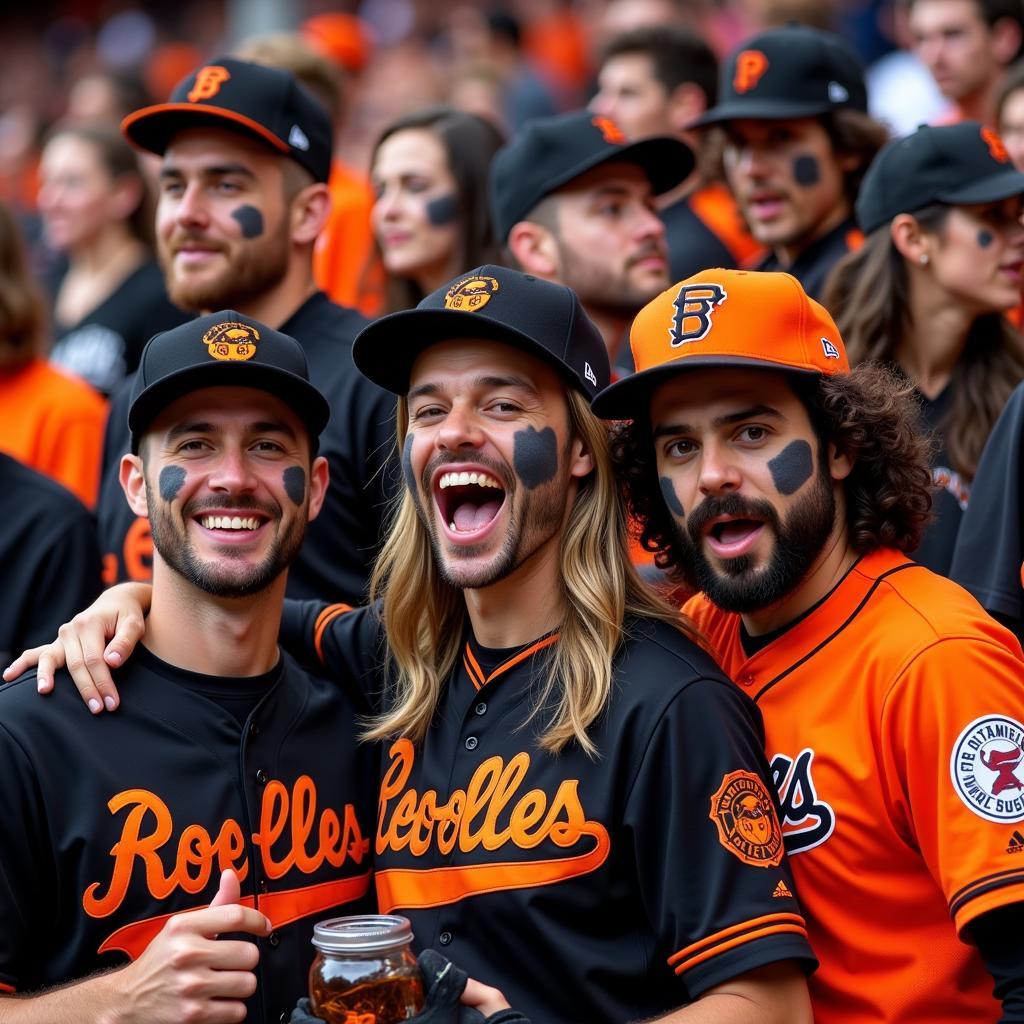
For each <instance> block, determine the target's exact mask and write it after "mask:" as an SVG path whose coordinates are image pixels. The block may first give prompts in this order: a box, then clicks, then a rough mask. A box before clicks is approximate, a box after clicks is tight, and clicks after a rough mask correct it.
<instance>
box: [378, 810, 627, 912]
mask: <svg viewBox="0 0 1024 1024" xmlns="http://www.w3.org/2000/svg"><path fill="white" fill-rule="evenodd" d="M579 832H580V835H589V836H593V838H594V840H595V842H596V845H595V846H594V849H593V850H591V851H590V853H584V854H581V855H580V856H578V857H555V858H552V859H551V860H538V861H526V862H522V861H505V862H502V863H498V864H472V865H468V866H465V867H447V868H427V869H425V870H422V871H418V870H416V869H415V868H390V869H388V870H385V871H378V872H377V874H376V876H375V878H374V882H375V883H376V886H377V903H378V905H379V907H380V911H381V913H382V914H390V913H391V911H392V910H395V909H396V908H398V907H407V908H409V909H419V908H423V907H441V906H445V905H447V904H449V903H458V902H459V901H460V900H464V899H466V898H467V897H468V896H478V895H480V894H481V893H485V892H504V891H506V890H510V889H531V888H533V887H534V886H538V885H553V884H554V883H556V882H564V881H567V880H568V879H570V878H578V877H579V876H580V875H586V874H589V873H590V872H591V871H596V870H597V869H598V868H599V867H600V866H601V865H602V864H603V863H604V862H605V861H606V860H607V859H608V853H609V851H610V850H611V840H610V839H609V837H608V832H607V830H606V829H605V828H604V826H603V825H601V824H600V823H598V822H594V821H588V822H585V823H584V824H582V825H580V827H579Z"/></svg>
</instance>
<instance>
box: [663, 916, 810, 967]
mask: <svg viewBox="0 0 1024 1024" xmlns="http://www.w3.org/2000/svg"><path fill="white" fill-rule="evenodd" d="M782 924H792V925H796V926H797V927H799V928H806V924H805V922H804V919H803V918H802V917H801V916H800V915H799V914H788V913H783V914H765V915H763V916H762V917H755V918H753V919H752V920H750V921H743V922H742V923H741V924H734V925H730V926H729V927H728V928H723V929H722V930H721V931H720V932H715V933H714V935H705V936H704V938H703V939H698V940H697V941H696V942H694V943H692V944H691V945H689V946H686V947H685V948H684V949H681V950H679V952H678V953H673V954H672V955H671V956H670V957H669V958H668V963H669V966H670V967H672V966H675V965H676V964H681V963H682V962H684V961H686V960H689V959H690V958H691V957H692V956H694V955H696V954H699V953H700V952H701V951H702V950H704V949H706V948H707V947H708V946H715V947H718V946H719V945H720V944H721V943H723V942H724V941H725V940H726V939H731V938H732V937H733V936H735V935H738V934H740V932H748V931H751V930H752V929H755V928H762V927H767V926H769V925H782Z"/></svg>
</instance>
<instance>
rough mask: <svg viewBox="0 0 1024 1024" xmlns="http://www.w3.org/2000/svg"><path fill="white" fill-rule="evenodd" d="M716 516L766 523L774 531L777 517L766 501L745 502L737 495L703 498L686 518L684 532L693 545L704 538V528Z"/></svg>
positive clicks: (776, 527) (776, 528) (776, 526)
mask: <svg viewBox="0 0 1024 1024" xmlns="http://www.w3.org/2000/svg"><path fill="white" fill-rule="evenodd" d="M718 516H733V517H734V518H736V519H755V520H758V521H759V522H766V523H768V524H769V525H771V526H772V527H773V528H774V529H775V530H776V531H777V530H778V528H779V516H778V513H777V512H776V511H775V509H774V508H773V507H772V505H771V503H770V502H768V501H758V500H747V499H746V498H741V497H740V496H739V495H738V494H727V495H726V496H725V497H724V498H717V497H708V498H705V499H704V500H703V501H702V502H701V503H700V504H699V505H698V506H697V507H696V508H695V509H694V510H693V511H692V512H691V513H690V514H689V516H688V517H687V519H686V532H687V533H688V534H689V535H690V539H691V540H692V541H693V543H694V544H699V543H700V541H701V539H702V537H703V536H704V527H705V526H707V524H708V523H709V522H711V520H712V519H715V518H717V517H718Z"/></svg>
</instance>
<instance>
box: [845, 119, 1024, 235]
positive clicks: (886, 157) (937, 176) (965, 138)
mask: <svg viewBox="0 0 1024 1024" xmlns="http://www.w3.org/2000/svg"><path fill="white" fill-rule="evenodd" d="M1022 194H1024V174H1021V173H1020V171H1018V170H1017V169H1016V168H1015V167H1014V166H1013V163H1012V162H1011V160H1010V154H1009V153H1007V151H1006V147H1005V146H1004V145H1003V140H1002V139H1000V138H999V136H998V135H997V134H996V133H995V132H994V131H993V130H992V129H991V128H986V127H985V126H984V125H982V124H980V123H979V122H977V121H961V122H960V123H959V124H950V125H940V126H935V127H932V126H929V125H921V127H919V128H918V129H917V131H916V132H914V133H913V135H907V136H905V137H904V138H902V139H896V140H895V141H893V142H890V143H888V144H887V145H886V146H885V147H884V148H883V149H882V151H881V152H880V153H879V154H878V156H876V157H875V159H874V160H873V161H872V163H871V166H870V167H869V168H868V172H867V174H865V175H864V180H863V182H862V183H861V186H860V194H859V195H858V197H857V222H858V223H859V224H860V227H861V230H862V231H864V232H866V233H868V232H871V231H874V230H875V228H877V227H881V226H882V225H883V224H888V223H889V221H891V220H892V219H893V217H895V216H896V215H897V214H898V213H913V212H914V211H915V210H921V209H923V208H924V207H926V206H928V205H929V204H931V203H991V202H995V201H996V200H999V199H1009V198H1010V197H1011V196H1017V195H1022Z"/></svg>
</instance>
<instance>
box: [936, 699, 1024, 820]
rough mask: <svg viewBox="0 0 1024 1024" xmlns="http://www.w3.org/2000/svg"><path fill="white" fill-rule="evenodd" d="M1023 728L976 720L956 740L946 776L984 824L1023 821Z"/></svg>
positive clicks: (998, 718)
mask: <svg viewBox="0 0 1024 1024" xmlns="http://www.w3.org/2000/svg"><path fill="white" fill-rule="evenodd" d="M1022 761H1024V725H1021V724H1020V722H1018V721H1016V720H1015V719H1013V718H1008V717H1007V716H1006V715H985V716H984V717H983V718H976V719H975V720H974V721H973V722H971V724H970V725H968V726H967V728H966V729H964V731H963V732H962V733H960V735H959V736H958V737H957V741H956V743H954V744H953V752H952V754H951V755H950V758H949V774H950V777H951V778H952V780H953V785H954V787H955V788H956V791H957V794H958V795H959V797H960V799H961V800H963V802H964V803H965V804H966V805H967V806H968V807H969V808H970V809H971V810H972V811H974V813H975V814H977V815H978V817H979V818H985V819H986V820H987V821H998V822H1018V821H1024V764H1022Z"/></svg>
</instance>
